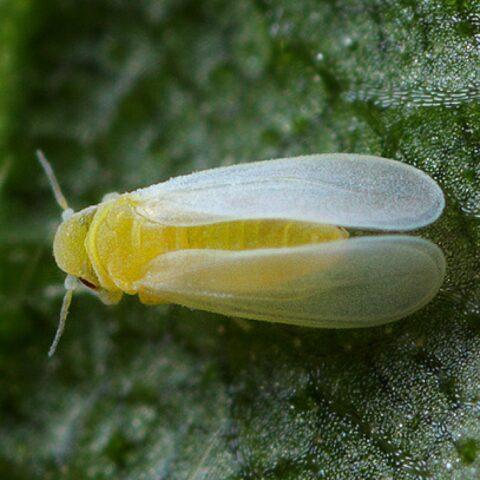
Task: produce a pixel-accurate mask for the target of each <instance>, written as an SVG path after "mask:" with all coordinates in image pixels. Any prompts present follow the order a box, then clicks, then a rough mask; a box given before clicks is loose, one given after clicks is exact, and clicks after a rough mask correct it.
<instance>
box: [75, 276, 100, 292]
mask: <svg viewBox="0 0 480 480" xmlns="http://www.w3.org/2000/svg"><path fill="white" fill-rule="evenodd" d="M79 280H80V281H81V282H82V283H83V284H84V285H85V286H86V287H88V288H91V289H92V290H97V289H98V287H97V286H96V285H94V284H93V283H90V282H89V281H88V280H85V279H84V278H79Z"/></svg>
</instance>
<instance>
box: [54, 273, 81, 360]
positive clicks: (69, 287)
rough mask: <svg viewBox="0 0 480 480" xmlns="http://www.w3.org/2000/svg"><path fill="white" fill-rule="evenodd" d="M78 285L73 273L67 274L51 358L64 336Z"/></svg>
mask: <svg viewBox="0 0 480 480" xmlns="http://www.w3.org/2000/svg"><path fill="white" fill-rule="evenodd" d="M76 287H77V279H76V278H75V277H74V276H72V275H67V278H66V279H65V289H66V292H65V295H64V297H63V302H62V308H61V310H60V319H59V321H58V327H57V331H56V332H55V338H54V339H53V342H52V345H51V346H50V349H49V350H48V356H49V357H50V358H51V357H53V355H55V351H56V350H57V347H58V344H59V343H60V339H61V338H62V335H63V332H64V330H65V324H66V323H67V316H68V310H69V308H70V304H71V303H72V298H73V291H74V290H75V288H76Z"/></svg>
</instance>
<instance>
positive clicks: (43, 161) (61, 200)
mask: <svg viewBox="0 0 480 480" xmlns="http://www.w3.org/2000/svg"><path fill="white" fill-rule="evenodd" d="M35 153H36V155H37V158H38V161H39V162H40V165H41V166H42V168H43V170H44V172H45V174H46V175H47V178H48V181H49V183H50V186H51V187H52V191H53V195H54V196H55V200H56V201H57V203H58V204H59V205H60V207H61V209H62V210H63V211H64V212H67V211H71V209H70V207H69V206H68V202H67V199H66V198H65V196H64V195H63V193H62V189H61V188H60V185H59V183H58V180H57V177H56V176H55V172H54V171H53V168H52V166H51V165H50V162H49V161H48V160H47V158H46V157H45V155H44V153H43V152H42V151H41V150H37V151H36V152H35ZM72 212H73V211H72Z"/></svg>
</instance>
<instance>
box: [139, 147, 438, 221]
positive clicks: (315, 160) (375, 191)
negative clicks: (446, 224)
mask: <svg viewBox="0 0 480 480" xmlns="http://www.w3.org/2000/svg"><path fill="white" fill-rule="evenodd" d="M132 195H133V196H135V197H136V199H137V200H138V202H137V203H138V207H137V209H138V210H137V211H138V213H139V214H140V215H142V216H144V217H146V218H148V219H149V220H151V221H154V222H159V223H162V224H168V225H177V226H180V225H199V224H207V223H216V222H222V221H234V220H252V219H265V218H269V219H282V220H296V221H305V222H315V223H323V224H331V225H337V226H343V227H354V228H363V229H374V230H412V229H415V228H419V227H421V226H424V225H427V224H429V223H431V222H433V221H434V220H435V219H436V218H437V217H438V216H439V215H440V214H441V212H442V209H443V207H444V199H443V193H442V191H441V189H440V188H439V186H438V185H437V184H436V183H435V181H434V180H432V179H431V178H430V177H428V176H427V175H425V174H424V173H423V172H421V171H420V170H417V169H416V168H413V167H411V166H409V165H405V164H403V163H401V162H397V161H393V160H388V159H385V158H380V157H373V156H367V155H354V154H324V155H309V156H303V157H295V158H283V159H277V160H270V161H264V162H254V163H247V164H241V165H234V166H230V167H223V168H214V169H211V170H205V171H202V172H197V173H193V174H191V175H186V176H184V177H176V178H173V179H171V180H169V181H168V182H165V183H161V184H158V185H154V186H152V187H149V188H146V189H143V190H139V191H137V192H134V193H133V194H132Z"/></svg>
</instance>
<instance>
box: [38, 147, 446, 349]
mask: <svg viewBox="0 0 480 480" xmlns="http://www.w3.org/2000/svg"><path fill="white" fill-rule="evenodd" d="M38 156H39V159H40V162H41V164H42V165H43V167H44V169H45V171H46V173H47V176H48V178H49V179H50V182H51V185H52V188H53V191H54V194H55V197H56V199H57V201H58V203H59V205H60V206H61V207H62V208H63V210H64V212H63V221H62V223H61V224H60V226H59V227H58V229H57V232H56V234H55V239H54V244H53V253H54V257H55V260H56V262H57V264H58V266H59V267H60V268H61V269H62V270H63V271H65V272H66V273H67V278H66V281H65V286H66V294H65V297H64V300H63V304H62V309H61V313H60V322H59V326H58V329H57V333H56V336H55V339H54V341H53V344H52V347H51V349H50V352H49V353H50V355H52V354H53V353H54V351H55V349H56V347H57V345H58V341H59V340H60V337H61V335H62V332H63V330H64V326H65V321H66V317H67V314H68V309H69V305H70V302H71V299H72V295H73V290H74V289H75V288H76V286H77V285H78V281H80V282H81V283H83V284H84V285H86V286H87V287H88V288H90V289H92V290H94V291H95V292H97V294H98V296H99V297H100V299H101V300H103V301H104V302H105V303H117V302H118V301H119V300H120V298H121V297H122V295H123V294H129V295H138V297H139V299H140V301H141V302H142V303H145V304H161V303H176V304H180V305H183V306H186V307H190V308H198V309H202V310H207V311H211V312H217V313H221V314H224V315H229V316H233V317H244V318H250V319H256V320H265V321H271V322H283V323H288V324H295V325H302V326H308V327H334V328H347V327H366V326H371V325H378V324H382V323H386V322H390V321H393V320H397V319H399V318H402V317H404V316H406V315H409V314H410V313H412V312H414V311H416V310H417V309H419V308H421V307H422V306H424V305H425V304H426V303H428V302H429V301H430V300H431V299H432V298H433V297H434V296H435V295H436V293H437V292H438V290H439V288H440V286H441V284H442V282H443V277H444V272H445V260H444V256H443V253H442V251H441V250H440V248H438V247H437V246H436V245H435V244H433V243H432V242H430V241H428V240H424V239H421V238H417V237H412V236H406V235H399V234H396V233H393V234H392V235H379V234H378V233H373V234H370V235H360V236H359V235H355V236H350V233H349V231H347V229H349V230H352V229H353V230H355V229H356V230H361V231H365V230H369V231H373V232H378V231H382V232H398V231H408V230H414V229H417V228H420V227H423V226H425V225H428V224H429V223H431V222H433V221H435V220H436V219H437V218H438V217H439V216H440V214H441V212H442V210H443V208H444V204H445V202H444V196H443V193H442V190H441V189H440V187H439V186H438V185H437V183H436V182H435V181H434V180H432V179H431V178H430V177H428V176H427V175H426V174H425V173H423V172H421V171H420V170H418V169H416V168H414V167H411V166H408V165H405V164H403V163H400V162H397V161H394V160H388V159H385V158H380V157H373V156H367V155H357V154H324V155H309V156H302V157H295V158H283V159H278V160H269V161H263V162H256V163H248V164H240V165H234V166H229V167H222V168H215V169H211V170H205V171H201V172H197V173H193V174H191V175H186V176H180V177H176V178H172V179H170V180H168V181H166V182H164V183H159V184H157V185H153V186H151V187H148V188H143V189H140V190H136V191H133V192H129V193H124V194H122V195H119V194H111V195H108V196H107V197H106V198H104V200H103V201H102V202H101V203H99V204H98V205H94V206H90V207H87V208H85V209H83V210H81V211H79V212H77V213H74V212H73V211H72V210H71V209H69V207H68V204H67V202H66V200H65V198H64V196H63V194H62V193H61V190H60V188H59V186H58V182H57V180H56V178H55V176H54V173H53V171H52V168H51V166H50V165H49V163H48V162H47V160H46V159H45V157H44V156H43V154H42V153H41V152H39V154H38ZM77 280H78V281H77Z"/></svg>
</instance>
